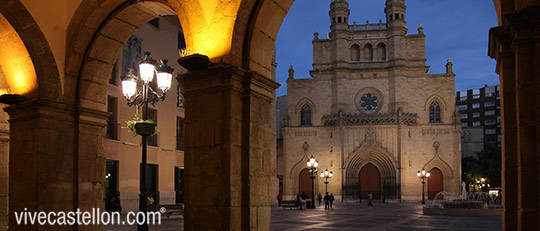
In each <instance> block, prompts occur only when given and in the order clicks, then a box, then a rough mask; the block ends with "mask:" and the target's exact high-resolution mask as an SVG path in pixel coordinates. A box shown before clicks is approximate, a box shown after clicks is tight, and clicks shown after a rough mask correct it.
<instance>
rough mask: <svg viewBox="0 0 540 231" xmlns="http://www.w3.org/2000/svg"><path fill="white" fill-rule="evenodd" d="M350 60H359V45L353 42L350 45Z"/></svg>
mask: <svg viewBox="0 0 540 231" xmlns="http://www.w3.org/2000/svg"><path fill="white" fill-rule="evenodd" d="M351 60H352V61H360V46H358V45H357V44H354V45H352V47H351Z"/></svg>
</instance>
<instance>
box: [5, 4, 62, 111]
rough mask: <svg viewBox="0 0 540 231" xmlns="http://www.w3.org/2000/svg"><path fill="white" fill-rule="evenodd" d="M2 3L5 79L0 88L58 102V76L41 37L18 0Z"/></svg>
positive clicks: (50, 55) (55, 66) (38, 29)
mask: <svg viewBox="0 0 540 231" xmlns="http://www.w3.org/2000/svg"><path fill="white" fill-rule="evenodd" d="M3 5H4V6H5V7H0V38H1V40H3V41H2V44H1V45H0V55H2V59H1V60H0V69H2V70H1V72H2V75H4V77H5V82H4V83H3V84H4V86H0V88H9V89H10V90H11V91H12V93H16V94H21V95H24V96H25V97H27V98H41V99H45V100H50V101H56V102H58V101H60V100H61V92H62V90H61V85H62V84H61V80H60V75H59V72H58V67H57V65H56V61H55V59H54V56H53V54H52V51H51V49H50V47H49V43H48V42H47V40H46V39H45V36H44V35H43V33H42V32H41V30H40V28H39V26H38V25H37V24H36V22H35V21H34V19H33V17H32V16H31V15H30V13H29V12H28V11H27V10H26V8H25V7H24V5H23V4H22V3H21V2H20V0H7V1H6V2H4V3H3ZM38 86H39V87H38Z"/></svg>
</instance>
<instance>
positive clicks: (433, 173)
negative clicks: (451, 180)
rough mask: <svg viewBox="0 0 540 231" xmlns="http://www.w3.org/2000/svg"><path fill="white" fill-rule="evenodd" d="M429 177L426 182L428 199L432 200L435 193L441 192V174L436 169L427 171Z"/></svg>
mask: <svg viewBox="0 0 540 231" xmlns="http://www.w3.org/2000/svg"><path fill="white" fill-rule="evenodd" d="M429 174H430V176H429V177H428V180H427V188H428V199H430V200H433V199H434V198H435V196H436V195H437V193H439V192H442V191H443V174H442V172H441V170H439V169H438V168H432V169H431V170H429Z"/></svg>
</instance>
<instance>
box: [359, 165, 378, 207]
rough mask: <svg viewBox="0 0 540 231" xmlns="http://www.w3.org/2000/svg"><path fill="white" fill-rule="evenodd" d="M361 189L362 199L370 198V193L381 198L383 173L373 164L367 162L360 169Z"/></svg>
mask: <svg viewBox="0 0 540 231" xmlns="http://www.w3.org/2000/svg"><path fill="white" fill-rule="evenodd" d="M359 178H360V190H361V196H362V199H368V193H369V192H371V193H372V194H373V199H380V198H381V173H380V172H379V169H377V167H375V165H373V164H366V165H364V167H362V169H361V170H360V176H359Z"/></svg>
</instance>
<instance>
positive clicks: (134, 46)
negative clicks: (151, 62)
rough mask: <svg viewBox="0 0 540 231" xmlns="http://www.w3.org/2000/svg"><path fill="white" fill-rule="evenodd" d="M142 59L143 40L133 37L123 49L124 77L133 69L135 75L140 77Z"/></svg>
mask: <svg viewBox="0 0 540 231" xmlns="http://www.w3.org/2000/svg"><path fill="white" fill-rule="evenodd" d="M141 58H142V39H141V38H139V37H137V36H135V35H131V37H129V39H128V41H127V42H126V43H125V44H124V47H123V48H122V75H125V74H126V73H128V72H129V69H130V68H133V70H134V71H133V74H135V75H139V60H141Z"/></svg>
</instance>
